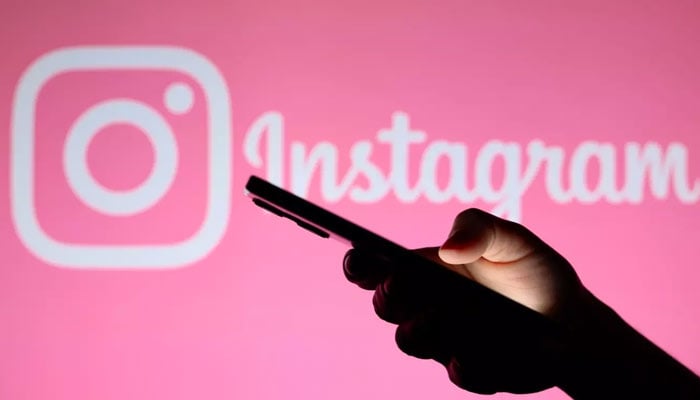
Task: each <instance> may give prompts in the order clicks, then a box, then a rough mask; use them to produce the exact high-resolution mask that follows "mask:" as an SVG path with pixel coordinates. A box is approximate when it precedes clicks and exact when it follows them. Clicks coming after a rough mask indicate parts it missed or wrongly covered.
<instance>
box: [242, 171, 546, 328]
mask: <svg viewBox="0 0 700 400" xmlns="http://www.w3.org/2000/svg"><path fill="white" fill-rule="evenodd" d="M245 188H246V194H247V195H248V196H249V197H251V198H252V199H253V202H254V203H255V204H256V205H258V206H259V207H262V208H263V209H265V210H267V211H269V212H271V213H273V214H275V215H278V216H280V217H284V218H287V219H290V220H292V221H294V222H296V223H297V225H299V226H300V227H302V228H304V229H306V230H308V231H310V232H312V233H314V234H316V235H318V236H320V237H322V238H331V237H333V238H335V239H338V240H340V241H342V242H345V243H347V244H349V245H350V246H352V247H354V248H356V249H358V250H361V251H365V252H372V253H373V254H376V255H377V256H378V257H381V258H384V259H387V260H390V261H391V263H392V264H393V265H396V266H397V268H417V269H421V268H423V269H430V271H431V273H440V274H446V275H447V274H451V275H452V276H451V277H450V278H451V279H448V281H449V282H451V283H454V285H455V286H453V287H450V290H453V291H454V292H456V293H459V294H460V297H461V300H463V301H466V302H468V303H469V306H470V307H480V308H481V309H482V310H485V311H486V312H487V313H488V314H489V315H490V316H492V317H493V319H494V321H495V320H496V319H497V320H498V321H499V323H501V322H503V321H509V322H511V323H509V324H508V325H511V326H513V327H519V328H523V327H527V328H528V329H531V330H533V332H536V333H539V334H543V335H552V334H556V333H557V332H558V331H559V327H558V326H557V325H556V324H555V322H554V321H553V320H551V319H549V318H547V317H546V316H544V315H542V314H540V313H538V312H536V311H534V310H531V309H529V308H527V307H525V306H523V305H522V304H520V303H517V302H515V301H513V300H511V299H509V298H507V297H505V296H503V295H501V294H499V293H497V292H495V291H493V290H491V289H489V288H487V287H485V286H483V285H481V284H479V283H477V282H474V281H473V280H471V279H468V278H466V277H464V276H462V275H459V274H458V273H456V272H454V271H451V270H448V269H447V268H445V267H443V266H442V265H439V264H437V263H435V262H433V261H431V260H429V259H427V258H425V257H423V256H421V255H419V254H417V253H415V252H413V251H411V250H409V249H407V248H405V247H402V246H400V245H398V244H396V243H394V242H392V241H390V240H388V239H385V238H383V237H381V236H379V235H377V234H375V233H373V232H371V231H370V230H368V229H365V228H363V227H362V226H360V225H358V224H355V223H353V222H350V221H348V220H347V219H345V218H343V217H340V216H338V215H336V214H334V213H332V212H331V211H328V210H326V209H324V208H322V207H320V206H318V205H316V204H313V203H311V202H310V201H307V200H305V199H302V198H301V197H299V196H296V195H295V194H293V193H291V192H288V191H286V190H284V189H282V188H280V187H278V186H276V185H274V184H272V183H270V182H267V181H265V180H263V179H261V178H259V177H257V176H251V177H250V178H249V179H248V183H247V184H246V187H245ZM523 324H525V325H523Z"/></svg>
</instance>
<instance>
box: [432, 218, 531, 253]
mask: <svg viewBox="0 0 700 400" xmlns="http://www.w3.org/2000/svg"><path fill="white" fill-rule="evenodd" d="M539 243H540V240H539V238H537V236H535V235H534V234H533V233H532V232H530V231H529V230H527V229H526V228H525V227H523V226H522V225H519V224H516V223H514V222H510V221H507V220H504V219H501V218H498V217H496V216H494V215H491V214H489V213H486V212H484V211H481V210H479V209H476V208H470V209H468V210H465V211H463V212H461V213H460V214H459V215H457V217H456V218H455V221H454V223H453V226H452V230H451V232H450V235H449V237H448V239H447V240H446V241H445V243H444V244H443V245H442V246H441V247H440V251H439V255H440V258H441V259H442V260H443V261H445V262H446V263H449V264H468V263H472V262H474V261H476V260H478V259H479V258H482V257H483V258H484V259H486V260H488V261H491V262H498V263H505V262H512V261H517V260H520V259H522V258H524V257H526V256H527V255H529V254H531V253H532V252H533V251H534V250H535V249H536V248H537V246H538V245H539Z"/></svg>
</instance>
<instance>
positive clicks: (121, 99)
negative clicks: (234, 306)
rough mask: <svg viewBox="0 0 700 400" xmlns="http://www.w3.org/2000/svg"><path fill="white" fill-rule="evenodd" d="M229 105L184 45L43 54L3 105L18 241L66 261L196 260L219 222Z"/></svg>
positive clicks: (224, 217) (93, 265)
mask: <svg viewBox="0 0 700 400" xmlns="http://www.w3.org/2000/svg"><path fill="white" fill-rule="evenodd" d="M230 109H231V108H230V99H229V94H228V89H227V86H226V83H225V81H224V79H223V77H222V75H221V74H220V72H219V71H218V70H217V68H216V67H215V66H214V65H213V64H212V63H211V62H210V61H209V60H207V59H206V58H205V57H204V56H202V55H200V54H198V53H196V52H193V51H192V50H188V49H184V48H180V47H167V46H88V47H85V46H81V47H69V48H61V49H57V50H54V51H52V52H49V53H47V54H44V55H43V56H41V57H40V58H39V59H38V60H36V61H35V62H34V63H33V64H31V65H30V66H29V67H28V68H27V70H26V71H25V72H24V74H23V75H22V77H21V78H20V80H19V81H18V84H17V88H16V92H15V97H14V104H13V114H12V125H11V154H10V186H11V187H10V193H11V195H10V196H11V208H12V216H13V222H14V225H15V229H16V230H17V232H18V236H19V238H20V239H21V241H22V242H23V244H24V245H25V246H26V247H27V249H29V251H30V252H31V253H33V254H34V255H36V256H37V257H38V258H39V259H41V260H43V261H45V262H47V263H49V264H53V265H57V266H61V267H68V268H81V269H166V268H176V267H182V266H185V265H188V264H191V263H193V262H196V261H198V260H200V259H202V258H203V257H205V256H206V255H207V254H208V253H209V252H210V251H211V250H212V249H213V248H214V247H215V246H216V245H217V244H218V242H219V241H220V240H221V238H222V237H223V235H224V233H225V231H226V226H227V223H228V218H229V211H230V210H229V207H230V200H231V199H230V197H231V184H230V183H231V171H232V159H231V158H232V156H231V115H230ZM144 149H146V151H144ZM148 150H150V151H148Z"/></svg>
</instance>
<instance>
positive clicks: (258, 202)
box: [253, 198, 287, 217]
mask: <svg viewBox="0 0 700 400" xmlns="http://www.w3.org/2000/svg"><path fill="white" fill-rule="evenodd" d="M253 203H255V205H256V206H258V207H261V208H263V209H265V210H267V211H269V212H271V213H273V214H275V215H278V216H280V217H287V214H286V213H285V212H284V211H282V210H280V209H279V208H277V207H275V206H273V205H272V204H269V203H267V202H265V201H262V200H260V199H258V198H253Z"/></svg>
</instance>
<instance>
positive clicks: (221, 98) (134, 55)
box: [10, 46, 233, 270]
mask: <svg viewBox="0 0 700 400" xmlns="http://www.w3.org/2000/svg"><path fill="white" fill-rule="evenodd" d="M95 70H165V71H176V72H179V73H182V74H185V75H187V76H189V77H190V78H191V79H193V80H194V81H195V82H196V83H197V84H198V85H199V86H200V87H201V89H202V91H203V92H204V97H205V99H206V103H207V104H206V105H207V127H208V132H207V137H206V140H207V141H208V144H207V152H208V165H207V202H206V205H207V206H206V211H205V216H204V220H203V221H202V224H201V225H200V227H199V228H198V230H197V231H196V232H195V233H194V234H193V235H192V236H190V237H189V238H187V239H185V240H183V241H181V242H177V243H170V244H149V245H106V244H105V245H99V244H98V245H93V244H88V245H82V244H70V243H64V242H61V241H59V240H56V239H54V238H52V237H51V236H49V235H48V234H47V233H46V232H44V230H43V229H42V228H41V226H40V224H39V221H38V218H37V215H36V212H35V197H34V196H35V193H34V140H35V134H36V132H35V111H36V110H35V108H36V100H37V97H38V95H39V92H40V91H41V89H42V88H43V86H44V85H45V84H46V82H48V81H49V80H51V79H52V78H53V77H54V76H56V75H58V74H61V73H64V72H69V71H70V72H74V71H95ZM230 110H231V107H230V98H229V93H228V86H227V85H226V82H225V80H224V78H223V76H222V75H221V73H220V72H219V71H218V69H217V68H216V66H214V64H213V63H211V62H210V61H209V60H208V59H206V58H205V57H204V56H202V55H201V54H199V53H196V52H194V51H192V50H190V49H186V48H182V47H174V46H78V47H65V48H59V49H56V50H53V51H51V52H49V53H46V54H44V55H42V56H41V57H39V58H38V59H37V60H36V61H34V62H33V63H32V64H31V65H30V66H29V67H28V68H27V69H26V71H25V72H24V74H23V75H22V77H21V78H20V79H19V81H18V84H17V89H16V91H15V96H14V99H13V110H12V120H11V127H10V203H11V211H12V218H13V222H14V225H15V229H16V230H17V232H18V236H19V238H20V240H21V241H22V242H23V243H24V245H25V246H26V247H27V249H29V251H30V252H32V253H33V254H34V255H35V256H37V257H38V258H39V259H41V260H43V261H45V262H47V263H49V264H53V265H57V266H61V267H69V268H77V269H149V270H150V269H169V268H178V267H183V266H186V265H188V264H191V263H194V262H196V261H198V260H200V259H202V258H204V257H205V256H206V255H207V254H209V252H210V251H211V250H213V249H214V247H216V245H217V244H218V243H219V241H220V240H221V238H222V237H223V235H224V234H225V233H226V228H227V225H228V218H229V214H230V200H231V175H232V167H233V160H232V149H231V142H232V130H231V124H232V122H231V111H230ZM174 217H175V216H174Z"/></svg>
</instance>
